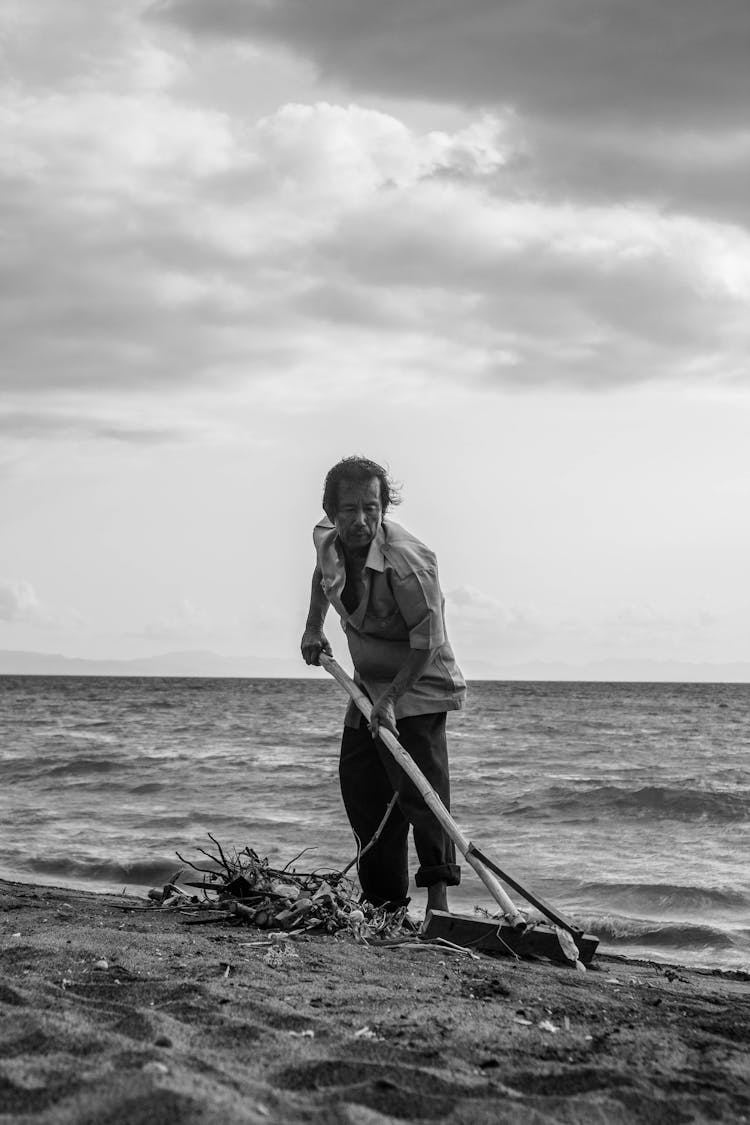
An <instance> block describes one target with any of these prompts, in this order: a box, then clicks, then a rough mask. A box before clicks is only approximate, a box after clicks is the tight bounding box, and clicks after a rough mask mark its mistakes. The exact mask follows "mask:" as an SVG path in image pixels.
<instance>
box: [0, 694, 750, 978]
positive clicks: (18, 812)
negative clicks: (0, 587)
mask: <svg viewBox="0 0 750 1125" xmlns="http://www.w3.org/2000/svg"><path fill="white" fill-rule="evenodd" d="M346 702H347V699H346V697H345V695H344V693H343V691H342V689H341V688H340V687H339V686H338V685H337V684H336V683H335V682H334V681H333V680H328V679H325V680H324V679H288V680H281V679H194V678H190V679H178V678H165V679H159V678H151V677H149V678H122V679H118V678H113V677H74V676H70V677H68V676H57V677H44V676H3V677H0V876H2V877H3V878H5V879H9V880H20V881H23V882H26V883H35V884H44V885H54V886H58V887H70V888H84V889H88V890H94V891H109V892H112V891H114V892H122V891H126V892H127V893H129V894H137V895H140V894H143V895H145V893H146V891H147V890H148V889H149V888H150V887H158V886H160V885H161V884H162V883H163V882H164V881H166V880H167V879H169V878H170V877H171V876H173V875H175V874H176V873H177V872H178V871H180V870H181V869H184V871H185V872H186V874H185V876H184V877H185V878H187V877H188V875H187V872H189V871H190V867H189V864H190V863H195V864H198V865H201V864H205V863H207V860H206V856H205V854H204V853H205V852H209V853H212V852H215V850H216V849H215V846H214V844H213V842H212V840H211V839H210V838H209V834H211V836H213V837H214V839H215V840H217V841H218V842H219V843H220V844H221V845H222V847H223V848H224V850H225V851H229V852H234V851H240V850H242V849H243V848H245V847H249V848H252V849H254V850H255V851H256V852H257V853H258V855H259V856H261V857H268V860H269V862H270V864H271V866H274V867H282V866H284V865H285V864H287V863H292V864H293V866H294V867H295V868H296V869H297V870H298V871H313V870H315V871H319V872H326V871H336V870H340V869H341V868H342V867H344V866H345V865H346V864H347V863H348V862H349V861H350V860H351V859H352V858H353V857H354V855H355V844H354V841H353V838H352V835H351V832H350V830H349V827H348V824H347V821H346V816H345V814H344V810H343V806H342V803H341V797H340V794H339V785H338V774H337V757H338V744H339V739H340V730H341V723H342V718H343V713H344V710H345V705H346ZM448 731H449V746H450V755H451V772H452V814H453V816H454V819H455V820H456V822H457V823H458V825H459V827H460V828H461V830H462V832H463V833H464V835H465V836H467V837H468V838H469V839H470V840H472V841H473V842H474V843H475V844H476V846H477V847H478V848H480V849H481V850H482V851H483V852H484V853H485V854H486V855H487V856H489V857H490V858H491V859H492V860H493V861H494V862H495V863H496V864H498V865H499V866H500V867H501V868H503V870H505V871H507V872H508V873H509V874H511V875H512V876H513V877H514V878H516V879H517V880H519V881H520V882H522V883H523V884H524V885H526V886H528V887H529V888H531V889H532V890H533V891H534V892H536V894H538V895H540V896H541V897H542V898H544V899H545V900H547V902H549V903H551V904H553V905H554V906H556V907H557V908H558V909H559V910H562V911H563V912H564V913H566V914H568V915H569V916H570V917H572V919H573V920H574V921H575V922H576V923H577V924H578V925H580V926H582V927H583V928H584V929H585V930H586V931H588V932H589V933H592V934H595V935H597V936H598V937H599V939H600V949H601V951H603V952H605V951H606V952H615V953H621V954H625V955H627V956H631V957H638V958H648V959H651V960H655V961H660V962H668V963H677V964H683V965H693V966H704V967H707V968H718V969H725V970H726V969H735V970H743V971H748V970H750V863H749V862H748V859H749V856H750V774H749V773H748V751H750V684H677V683H675V684H672V683H643V684H636V683H563V682H543V683H530V682H497V681H482V682H472V683H470V685H469V697H468V702H467V707H466V709H465V711H463V712H460V713H453V714H451V715H449V719H448ZM415 869H416V861H414V862H413V864H412V871H414V870H415ZM411 893H412V903H411V909H412V910H413V911H414V913H415V916H419V915H420V913H421V911H423V909H424V903H425V897H424V892H423V891H420V890H419V889H417V888H415V887H413V885H412V891H411ZM510 894H511V897H512V898H514V900H515V901H517V902H518V903H519V905H523V903H522V900H521V899H520V898H519V896H518V895H517V894H516V893H515V892H513V891H510ZM450 904H451V909H452V910H454V911H459V912H462V913H472V912H473V911H474V910H475V909H479V910H480V911H481V910H488V911H490V913H493V912H494V911H495V910H496V909H497V907H496V905H495V904H494V902H493V901H492V899H491V898H490V897H489V894H488V892H487V891H486V889H485V887H484V885H483V884H482V883H481V882H480V881H479V880H478V878H477V877H476V875H475V873H474V872H473V871H472V870H471V869H470V868H469V867H468V866H464V871H463V879H462V882H461V885H460V886H459V887H457V888H454V889H453V890H452V891H451V897H450Z"/></svg>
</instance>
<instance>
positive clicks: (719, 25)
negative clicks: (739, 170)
mask: <svg viewBox="0 0 750 1125" xmlns="http://www.w3.org/2000/svg"><path fill="white" fill-rule="evenodd" d="M151 15H152V17H154V18H160V19H165V20H171V21H174V22H176V23H179V24H180V25H181V26H183V27H186V28H189V29H190V30H191V31H192V32H194V33H195V34H197V35H219V36H229V37H246V38H248V39H255V40H264V39H265V40H269V41H272V42H274V43H277V44H282V45H285V46H287V47H289V48H292V49H293V50H295V51H298V52H299V53H301V54H303V55H305V56H308V57H310V58H312V59H313V60H314V61H315V62H316V63H317V65H318V67H319V69H320V71H321V72H322V73H323V74H324V75H325V76H327V77H331V78H333V79H337V80H339V81H343V82H346V83H348V84H349V85H350V86H351V87H352V88H354V89H355V90H364V91H370V92H375V93H379V94H384V95H388V96H391V97H392V96H396V97H398V96H401V97H413V98H419V99H433V100H437V101H450V102H452V103H458V104H463V105H482V106H500V105H508V104H509V105H514V106H517V107H518V108H519V109H520V110H521V111H522V112H523V113H526V114H530V115H538V116H540V117H542V118H554V119H560V120H562V119H566V118H568V119H575V120H578V121H581V122H582V123H583V122H585V121H592V122H593V121H596V120H600V119H601V120H620V121H635V122H646V123H652V124H653V123H655V122H663V123H667V124H669V125H670V126H676V125H678V124H679V125H683V126H686V125H692V126H694V127H705V126H707V125H709V124H711V123H712V122H714V121H715V120H717V119H720V120H721V121H722V122H723V123H724V124H735V125H744V123H745V121H746V118H747V106H748V104H750V67H748V65H747V60H748V48H749V47H750V7H748V4H747V2H746V0H716V2H715V3H711V4H709V3H706V2H705V0H659V2H655V0H546V2H538V3H529V2H528V0H462V3H460V4H457V3H455V2H454V0H379V2H378V3H371V4H366V3H357V2H355V0H273V2H269V0H213V2H212V3H211V4H206V3H205V2H204V0H161V2H160V3H158V4H156V5H154V6H153V7H152V9H151Z"/></svg>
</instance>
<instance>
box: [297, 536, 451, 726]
mask: <svg viewBox="0 0 750 1125" xmlns="http://www.w3.org/2000/svg"><path fill="white" fill-rule="evenodd" d="M313 541H314V543H315V549H316V552H317V557H318V567H319V569H320V573H321V585H322V587H323V592H324V593H325V595H326V597H327V598H328V601H329V602H330V603H331V605H332V606H333V608H334V609H335V610H336V612H337V613H338V615H339V617H340V618H341V626H342V628H343V630H344V632H345V633H346V639H347V642H348V644H349V652H350V654H351V658H352V663H353V664H354V672H355V675H354V678H355V680H356V681H357V683H359V684H361V685H363V686H364V687H365V689H366V690H367V693H368V695H369V696H370V698H371V699H372V700H373V702H374V701H376V700H377V699H378V698H379V696H380V695H382V693H383V692H384V691H385V690H386V688H388V687H389V686H390V684H391V683H392V681H393V679H394V677H395V676H396V674H397V673H398V672H400V671H401V669H402V668H403V666H404V664H405V663H406V660H407V658H408V656H409V651H410V650H411V649H422V650H426V649H436V652H435V655H434V657H433V659H432V660H431V661H430V663H429V664H428V666H427V668H426V669H425V671H424V672H423V673H422V675H421V676H420V678H419V679H418V680H417V682H416V683H415V684H414V685H413V686H412V687H411V688H410V689H409V690H408V691H407V692H405V693H404V694H403V695H402V696H401V698H400V699H398V700H397V701H396V704H395V713H396V719H400V718H404V717H406V716H407V715H425V714H429V713H431V712H434V711H454V710H457V709H459V708H460V707H463V704H464V698H465V696H466V682H465V680H464V678H463V676H462V675H461V670H460V669H459V667H458V665H457V664H456V659H455V657H454V655H453V649H452V648H451V646H450V642H449V641H448V637H447V635H446V632H445V600H444V598H443V595H442V591H441V589H440V581H439V578H438V569H437V559H436V558H435V555H434V554H433V552H432V551H431V550H430V549H429V547H425V545H424V543H421V542H420V541H419V540H418V539H416V538H415V537H414V536H413V535H411V534H410V533H409V532H408V531H406V530H405V529H404V528H403V527H401V526H400V525H399V524H397V523H393V522H392V521H391V520H384V521H383V523H382V524H381V525H380V527H379V528H378V531H377V533H376V535H375V538H374V539H373V541H372V543H371V544H370V548H369V551H368V554H367V559H366V561H365V567H364V572H363V576H362V577H363V592H362V597H361V599H360V601H359V604H358V605H357V606H356V608H355V609H354V611H353V612H352V613H349V611H348V610H347V609H346V607H345V606H344V603H343V602H342V600H341V595H342V593H343V590H344V586H345V584H346V564H345V560H344V550H343V547H342V545H341V542H340V540H339V537H338V533H337V531H336V528H335V527H334V525H333V524H332V523H331V522H330V520H328V519H325V520H323V521H322V522H321V523H319V524H318V525H317V526H316V528H315V529H314V531H313ZM358 721H359V712H358V711H357V709H356V708H355V707H354V706H353V705H352V706H350V708H349V711H348V712H347V717H346V722H347V723H348V724H349V725H352V724H353V723H357V722H358Z"/></svg>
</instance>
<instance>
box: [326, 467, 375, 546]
mask: <svg viewBox="0 0 750 1125" xmlns="http://www.w3.org/2000/svg"><path fill="white" fill-rule="evenodd" d="M382 518H383V506H382V504H381V502H380V481H379V480H378V478H377V477H373V478H372V479H371V480H369V481H365V482H361V483H356V482H354V481H341V483H340V484H339V495H338V503H337V505H336V515H335V516H334V520H333V522H334V523H335V525H336V530H337V531H338V533H339V538H340V540H341V542H342V543H343V544H344V547H345V548H346V549H347V550H349V551H366V550H367V548H368V547H369V546H370V544H371V543H372V541H373V539H374V538H375V535H376V533H377V530H378V528H379V527H380V522H381V520H382Z"/></svg>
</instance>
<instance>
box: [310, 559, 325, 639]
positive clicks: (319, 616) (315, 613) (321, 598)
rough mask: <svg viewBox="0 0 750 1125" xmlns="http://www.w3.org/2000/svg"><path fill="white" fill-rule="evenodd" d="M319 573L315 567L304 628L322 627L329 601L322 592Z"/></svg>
mask: <svg viewBox="0 0 750 1125" xmlns="http://www.w3.org/2000/svg"><path fill="white" fill-rule="evenodd" d="M320 578H321V574H320V571H319V570H318V568H317V567H316V568H315V571H314V572H313V576H312V586H311V589H310V609H309V610H308V613H307V622H306V623H305V628H306V629H322V628H323V622H324V621H325V619H326V614H327V613H328V606H329V604H330V603H329V601H328V598H327V597H326V596H325V594H324V592H323V587H322V586H321V584H320Z"/></svg>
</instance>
